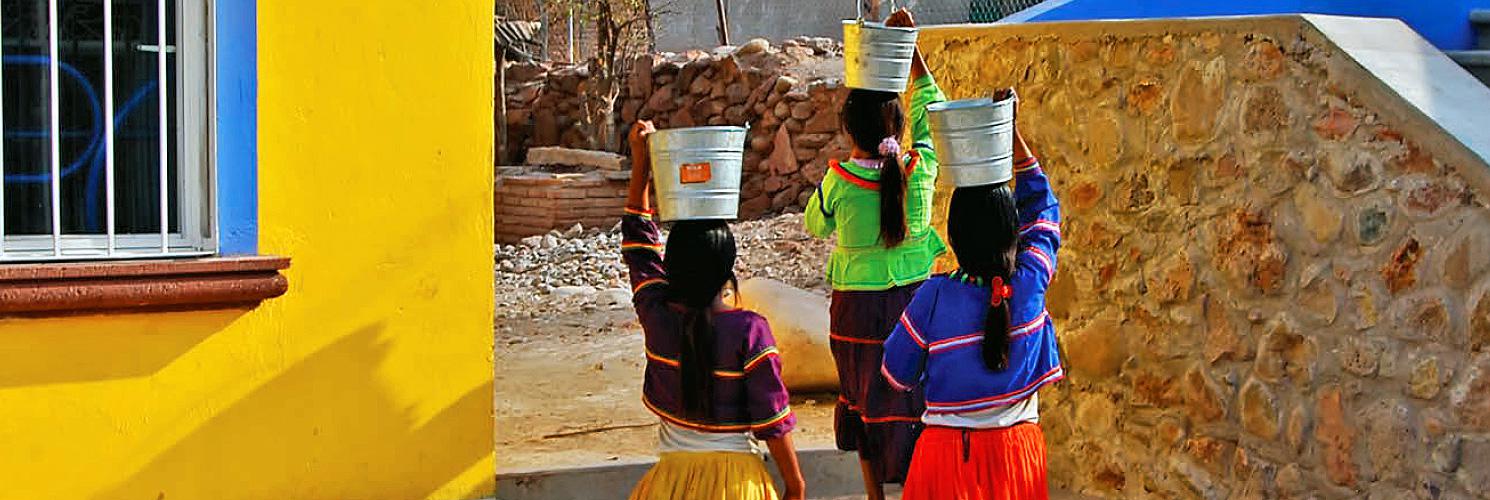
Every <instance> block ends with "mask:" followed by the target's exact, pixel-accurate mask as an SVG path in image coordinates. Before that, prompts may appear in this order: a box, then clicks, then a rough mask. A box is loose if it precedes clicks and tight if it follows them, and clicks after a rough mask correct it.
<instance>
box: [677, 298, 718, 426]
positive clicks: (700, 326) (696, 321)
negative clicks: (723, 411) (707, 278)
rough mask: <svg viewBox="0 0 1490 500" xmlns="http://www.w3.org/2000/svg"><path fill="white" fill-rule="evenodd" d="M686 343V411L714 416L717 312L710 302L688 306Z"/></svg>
mask: <svg viewBox="0 0 1490 500" xmlns="http://www.w3.org/2000/svg"><path fill="white" fill-rule="evenodd" d="M686 307H687V311H686V312H685V313H683V330H682V332H680V333H682V338H683V347H682V349H681V350H680V351H681V352H679V355H678V371H680V372H682V375H683V377H682V378H683V414H684V415H686V416H688V417H689V418H705V419H706V418H710V417H711V416H712V415H713V414H714V314H713V313H711V312H710V311H709V310H708V306H704V307H693V306H686Z"/></svg>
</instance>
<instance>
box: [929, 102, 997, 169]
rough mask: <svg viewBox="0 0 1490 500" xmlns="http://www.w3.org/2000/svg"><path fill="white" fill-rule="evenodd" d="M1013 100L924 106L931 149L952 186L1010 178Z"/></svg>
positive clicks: (944, 103) (943, 103) (941, 103)
mask: <svg viewBox="0 0 1490 500" xmlns="http://www.w3.org/2000/svg"><path fill="white" fill-rule="evenodd" d="M1015 102H1016V98H1013V97H1011V98H1008V99H1004V100H1002V101H994V100H993V99H987V98H984V99H961V100H956V101H947V102H939V103H935V104H932V105H930V106H927V107H926V117H927V121H928V123H929V124H930V125H931V142H932V147H934V148H936V158H937V161H938V163H940V164H941V167H940V170H941V172H942V173H943V175H945V176H947V178H948V179H949V180H951V181H952V185H953V186H956V187H968V186H983V185H988V184H998V183H1001V182H1007V181H1008V180H1009V179H1013V178H1014V103H1015Z"/></svg>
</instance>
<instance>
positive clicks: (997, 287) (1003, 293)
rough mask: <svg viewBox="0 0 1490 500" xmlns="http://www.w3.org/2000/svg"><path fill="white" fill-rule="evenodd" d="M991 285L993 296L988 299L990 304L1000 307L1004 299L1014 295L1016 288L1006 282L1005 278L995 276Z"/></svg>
mask: <svg viewBox="0 0 1490 500" xmlns="http://www.w3.org/2000/svg"><path fill="white" fill-rule="evenodd" d="M989 286H990V287H992V288H993V297H991V298H989V299H988V305H990V306H993V307H998V306H1000V305H1002V304H1003V303H1004V300H1006V299H1008V298H1009V297H1013V296H1014V289H1013V288H1010V287H1009V285H1006V284H1004V278H1001V277H998V276H994V277H993V280H992V282H991V283H989Z"/></svg>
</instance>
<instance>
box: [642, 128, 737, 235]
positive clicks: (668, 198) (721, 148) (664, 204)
mask: <svg viewBox="0 0 1490 500" xmlns="http://www.w3.org/2000/svg"><path fill="white" fill-rule="evenodd" d="M745 133H746V129H745V128H744V127H690V128H675V129H668V130H658V131H657V132H655V133H653V134H652V136H651V138H650V139H649V140H648V142H647V145H648V150H649V151H651V154H652V181H653V183H654V184H655V186H656V188H657V210H658V215H660V216H661V219H662V220H664V221H674V220H700V219H734V218H736V217H738V216H739V212H740V171H741V169H742V168H743V167H744V163H745Z"/></svg>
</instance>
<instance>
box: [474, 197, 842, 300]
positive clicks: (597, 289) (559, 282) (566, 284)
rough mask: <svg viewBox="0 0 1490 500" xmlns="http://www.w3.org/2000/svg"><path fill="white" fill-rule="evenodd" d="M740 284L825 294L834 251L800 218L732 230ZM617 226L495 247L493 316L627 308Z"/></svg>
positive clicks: (754, 223)
mask: <svg viewBox="0 0 1490 500" xmlns="http://www.w3.org/2000/svg"><path fill="white" fill-rule="evenodd" d="M733 228H734V232H735V239H736V242H737V245H738V247H739V258H738V260H737V268H736V271H735V272H736V274H737V275H738V276H739V277H740V279H742V280H743V279H746V278H750V277H766V278H771V279H775V280H779V281H782V282H785V283H788V284H791V285H792V286H796V287H799V288H806V289H812V290H814V291H815V292H822V293H826V290H827V287H826V284H825V283H824V281H823V278H822V272H823V271H822V270H823V265H824V264H825V263H826V262H827V256H828V251H829V250H830V249H831V248H832V244H831V243H830V242H828V241H826V240H818V239H814V238H812V237H811V236H810V235H808V234H807V233H806V232H805V231H803V229H802V216H801V215H793V214H788V215H782V216H779V217H775V218H771V219H764V220H759V221H746V222H740V223H737V224H735V225H734V226H733ZM620 247H621V233H620V226H619V225H616V226H614V227H611V228H608V229H605V230H598V229H586V228H585V227H584V226H580V225H575V226H574V227H571V228H569V229H568V230H567V231H553V232H550V233H548V234H545V235H540V236H530V237H527V238H524V239H523V240H522V241H521V242H519V243H517V244H511V245H505V244H499V245H496V247H495V251H496V262H495V274H496V290H497V305H498V307H497V309H498V314H499V315H502V316H503V317H532V316H533V315H541V314H552V313H562V312H564V311H565V310H566V309H570V310H572V309H574V308H579V309H585V308H589V309H594V308H597V307H604V308H611V309H616V308H623V307H629V305H630V301H631V292H630V289H629V287H628V283H627V274H626V268H625V266H624V265H623V264H622V263H621V252H620Z"/></svg>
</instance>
